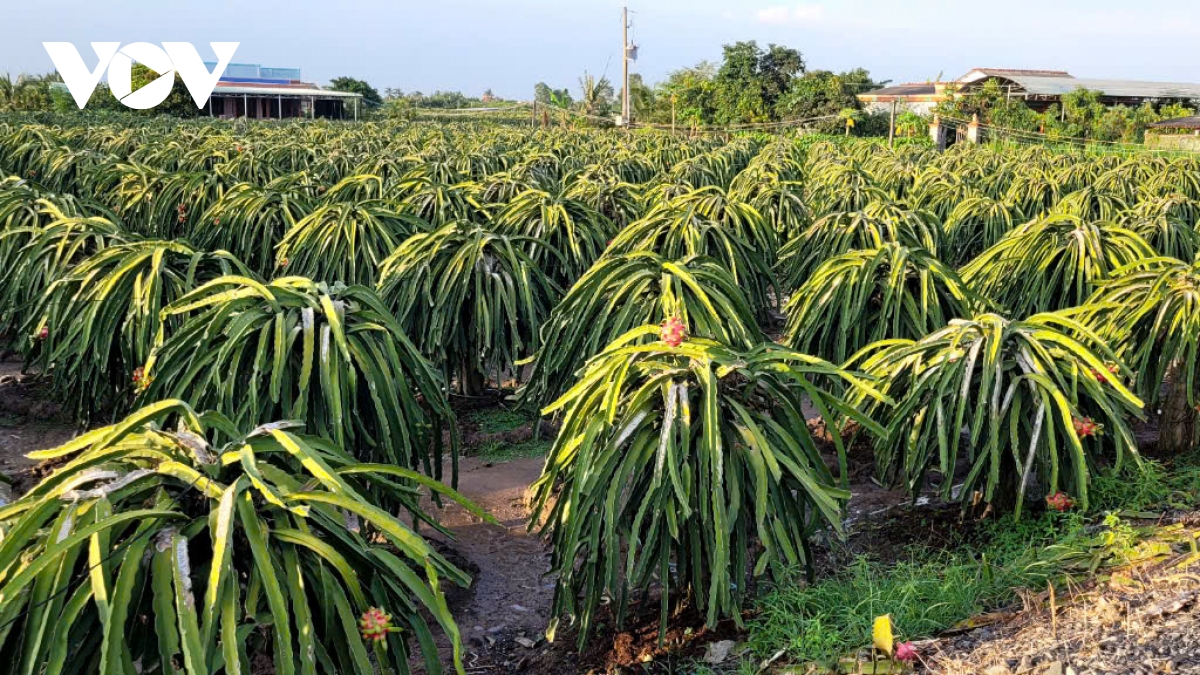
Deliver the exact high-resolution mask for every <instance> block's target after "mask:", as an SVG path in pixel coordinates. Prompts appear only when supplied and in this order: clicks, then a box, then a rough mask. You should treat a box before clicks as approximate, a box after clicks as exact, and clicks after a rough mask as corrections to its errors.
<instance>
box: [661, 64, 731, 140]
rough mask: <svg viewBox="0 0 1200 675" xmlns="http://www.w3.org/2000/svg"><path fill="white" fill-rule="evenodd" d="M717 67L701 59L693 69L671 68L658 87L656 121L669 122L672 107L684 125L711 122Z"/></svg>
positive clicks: (677, 118) (713, 110) (713, 116)
mask: <svg viewBox="0 0 1200 675" xmlns="http://www.w3.org/2000/svg"><path fill="white" fill-rule="evenodd" d="M716 75H717V67H716V66H715V65H713V64H712V63H710V62H708V61H701V62H700V63H698V64H696V65H695V66H692V67H691V68H680V69H679V70H675V71H672V72H671V73H670V74H669V75H668V76H667V79H666V81H665V82H662V83H661V84H659V85H658V87H657V88H656V89H657V91H656V92H655V103H656V105H655V112H654V121H656V122H670V121H671V109H672V107H674V108H675V115H676V120H677V121H678V122H679V123H681V124H692V125H696V124H711V123H712V122H713V119H714V118H715V115H716V109H715V107H714V105H713V91H714V89H715V86H716V85H715V79H716Z"/></svg>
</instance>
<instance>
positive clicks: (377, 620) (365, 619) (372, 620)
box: [358, 607, 392, 642]
mask: <svg viewBox="0 0 1200 675" xmlns="http://www.w3.org/2000/svg"><path fill="white" fill-rule="evenodd" d="M358 629H359V632H360V633H362V637H363V639H364V640H368V641H369V640H374V641H375V642H383V641H384V640H385V639H387V634H388V633H389V632H391V631H392V615H391V614H388V613H387V612H385V611H383V610H382V609H379V608H378V607H372V608H370V609H368V610H367V611H365V612H363V615H362V619H361V620H359V622H358Z"/></svg>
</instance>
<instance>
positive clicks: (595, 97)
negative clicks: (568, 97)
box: [579, 72, 614, 117]
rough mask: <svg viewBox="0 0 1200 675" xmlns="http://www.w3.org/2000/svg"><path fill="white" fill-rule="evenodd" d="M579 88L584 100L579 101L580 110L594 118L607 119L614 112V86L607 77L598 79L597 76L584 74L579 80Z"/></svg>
mask: <svg viewBox="0 0 1200 675" xmlns="http://www.w3.org/2000/svg"><path fill="white" fill-rule="evenodd" d="M579 88H580V89H581V90H582V93H583V98H582V99H580V101H579V109H580V110H581V111H582V112H584V113H586V114H588V115H592V116H593V117H607V116H608V114H609V113H610V112H611V111H612V101H613V95H614V92H613V86H612V82H610V81H609V79H608V77H607V76H601V77H600V79H596V76H595V75H592V74H591V73H588V72H584V74H583V77H581V78H579Z"/></svg>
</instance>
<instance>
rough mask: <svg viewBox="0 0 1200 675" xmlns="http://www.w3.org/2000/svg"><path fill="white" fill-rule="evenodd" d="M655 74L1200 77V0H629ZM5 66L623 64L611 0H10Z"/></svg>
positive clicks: (438, 73)
mask: <svg viewBox="0 0 1200 675" xmlns="http://www.w3.org/2000/svg"><path fill="white" fill-rule="evenodd" d="M631 1H636V2H637V4H636V5H632V6H631V7H630V9H631V10H632V11H634V12H635V13H634V14H633V15H632V18H633V21H634V29H633V36H634V37H635V39H636V41H637V42H638V43H640V45H641V58H640V61H639V62H638V63H636V64H635V65H634V72H641V73H642V74H643V76H644V77H645V78H646V80H647V81H649V82H655V81H658V80H659V79H661V78H662V77H663V76H665V75H666V73H668V72H670V71H671V70H673V69H675V68H679V67H681V66H688V65H692V64H695V63H696V62H698V61H701V60H704V59H709V60H714V61H719V60H720V56H721V45H722V44H725V43H729V42H734V41H737V40H757V41H758V42H759V43H760V44H762V45H765V44H766V43H769V42H774V43H778V44H783V45H787V46H789V47H794V48H797V49H799V50H801V51H802V52H803V53H804V57H805V59H806V61H807V62H808V66H809V68H810V69H813V68H823V69H830V70H843V69H848V68H854V67H859V66H861V67H865V68H867V69H869V70H870V71H871V72H872V74H874V75H875V76H876V77H877V78H880V79H890V80H893V81H897V82H903V81H918V82H921V81H926V80H929V79H932V78H935V77H937V76H938V75H939V73H941V74H943V75H944V77H946V78H947V79H951V78H955V77H957V76H959V75H961V74H963V73H964V72H966V71H967V70H969V69H971V68H973V67H981V66H987V67H1003V68H1044V69H1055V70H1068V71H1070V72H1071V73H1072V74H1073V75H1075V76H1077V77H1096V78H1124V79H1145V80H1158V81H1174V82H1200V58H1197V57H1198V56H1200V52H1198V49H1197V44H1200V0H1160V1H1158V2H1136V3H1135V2H1129V1H1128V0H1124V1H1118V0H1003V1H1001V2H964V1H961V0H827V1H825V2H820V1H814V2H802V3H794V2H793V3H779V2H770V1H746V2H733V1H731V0H725V1H721V0H631ZM3 4H4V5H5V7H4V8H3V10H2V11H0V16H2V17H3V18H2V20H0V23H2V24H3V27H4V38H3V40H2V41H0V73H3V72H9V73H12V74H17V73H22V72H46V71H49V70H51V69H52V65H51V62H50V58H49V56H48V55H47V54H46V52H45V50H44V49H43V48H42V46H41V43H42V42H43V41H68V42H73V43H75V44H76V46H77V47H78V48H79V49H80V53H81V54H83V55H84V61H85V63H87V64H88V65H89V67H91V66H92V65H93V64H94V61H95V56H94V55H93V53H92V51H91V48H90V47H89V46H88V45H87V43H89V42H93V41H110V42H111V41H120V42H123V43H129V42H139V41H140V42H153V43H157V42H163V41H185V42H192V43H194V44H195V45H196V47H197V49H199V50H200V53H201V55H202V56H204V57H205V58H211V57H212V50H211V49H210V48H209V47H208V45H207V43H208V42H209V41H236V42H240V43H241V46H240V47H239V48H238V51H237V54H236V55H235V57H234V60H235V61H237V62H248V63H260V64H262V65H267V66H278V67H299V68H301V69H302V71H303V74H304V78H305V79H306V80H309V81H315V82H318V83H322V84H323V83H326V82H327V81H328V80H329V79H330V78H332V77H336V76H339V75H351V76H354V77H360V78H364V79H366V80H367V81H369V82H370V83H371V84H373V85H375V86H376V87H377V88H378V89H380V90H382V89H383V88H384V87H398V88H400V89H403V90H405V91H413V90H419V91H423V92H426V93H428V92H431V91H433V90H435V89H445V90H460V91H463V92H464V93H468V94H476V95H477V94H480V93H482V92H483V90H484V89H485V88H489V87H490V88H491V89H493V90H494V91H495V93H496V94H498V95H501V96H504V97H508V98H523V99H528V98H531V97H532V91H533V85H534V83H536V82H538V81H539V80H541V81H545V82H547V83H549V84H550V85H552V86H554V87H565V86H570V87H571V88H572V90H575V89H577V88H578V77H579V75H580V74H581V73H583V71H584V70H588V71H590V72H592V73H596V74H601V73H605V72H607V74H609V75H610V76H614V79H616V78H618V77H619V75H620V61H619V57H620V44H621V43H620V39H621V20H620V11H621V10H620V4H619V2H617V1H612V0H504V1H500V0H391V1H384V0H323V1H322V2H309V1H307V0H287V1H284V0H241V1H239V2H231V1H229V0H202V1H197V0H174V1H172V0H36V1H35V0H3Z"/></svg>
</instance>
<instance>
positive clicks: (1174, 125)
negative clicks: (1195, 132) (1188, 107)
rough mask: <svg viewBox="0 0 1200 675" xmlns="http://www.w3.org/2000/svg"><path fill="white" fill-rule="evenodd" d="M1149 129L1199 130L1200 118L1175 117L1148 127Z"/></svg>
mask: <svg viewBox="0 0 1200 675" xmlns="http://www.w3.org/2000/svg"><path fill="white" fill-rule="evenodd" d="M1150 128H1151V129H1200V116H1193V117H1177V118H1175V119H1173V120H1163V121H1161V122H1155V123H1154V124H1151V125H1150Z"/></svg>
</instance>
